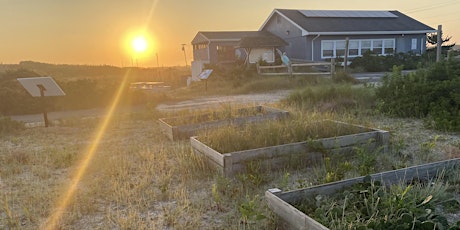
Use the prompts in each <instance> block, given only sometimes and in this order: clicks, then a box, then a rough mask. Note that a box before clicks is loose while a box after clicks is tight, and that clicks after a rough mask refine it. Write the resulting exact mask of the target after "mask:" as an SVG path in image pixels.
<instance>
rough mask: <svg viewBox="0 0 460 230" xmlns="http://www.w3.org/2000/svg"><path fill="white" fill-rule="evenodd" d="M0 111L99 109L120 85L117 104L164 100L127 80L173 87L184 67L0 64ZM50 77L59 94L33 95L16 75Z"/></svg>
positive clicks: (179, 84)
mask: <svg viewBox="0 0 460 230" xmlns="http://www.w3.org/2000/svg"><path fill="white" fill-rule="evenodd" d="M2 68H3V69H4V71H0V98H2V101H1V103H0V114H3V115H14V114H32V113H41V112H43V110H44V109H46V110H47V111H62V110H77V109H91V108H101V107H107V106H108V105H110V102H111V100H112V98H113V97H114V95H115V94H116V93H117V92H118V89H119V88H120V87H122V91H123V94H124V95H125V96H124V97H122V101H121V102H120V105H121V106H132V105H141V104H146V103H147V102H150V103H157V102H159V101H164V100H166V99H167V97H166V95H164V94H150V93H146V92H142V91H133V90H129V83H132V82H138V81H161V82H165V84H166V85H169V86H171V87H173V88H180V87H184V86H185V85H186V75H185V74H186V73H188V72H186V71H187V69H185V68H184V69H174V68H159V69H143V68H119V67H112V66H74V65H52V64H44V63H35V62H21V63H20V64H19V65H11V66H10V65H0V70H1V69H2ZM39 76H52V77H53V78H54V80H55V81H56V82H57V84H58V85H59V86H60V87H61V88H62V89H63V91H64V92H65V94H66V95H65V96H62V97H47V98H33V97H31V96H30V95H29V93H28V92H27V91H26V90H25V89H24V88H23V87H22V86H21V84H20V83H19V82H18V81H17V78H25V77H39Z"/></svg>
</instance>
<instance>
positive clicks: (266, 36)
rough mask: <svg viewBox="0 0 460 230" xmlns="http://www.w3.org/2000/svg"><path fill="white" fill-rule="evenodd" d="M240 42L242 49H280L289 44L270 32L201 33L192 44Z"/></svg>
mask: <svg viewBox="0 0 460 230" xmlns="http://www.w3.org/2000/svg"><path fill="white" fill-rule="evenodd" d="M211 41H212V42H226V41H227V42H228V41H232V42H238V46H239V47H241V48H254V47H279V46H286V45H287V43H286V42H285V41H284V40H283V39H281V38H280V37H278V36H275V35H273V34H272V33H270V32H268V31H200V32H198V33H197V35H196V36H195V38H194V39H193V40H192V44H199V43H208V42H211Z"/></svg>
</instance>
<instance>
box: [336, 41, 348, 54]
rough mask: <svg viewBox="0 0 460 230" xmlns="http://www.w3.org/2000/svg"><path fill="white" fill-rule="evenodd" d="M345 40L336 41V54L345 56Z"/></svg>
mask: <svg viewBox="0 0 460 230" xmlns="http://www.w3.org/2000/svg"><path fill="white" fill-rule="evenodd" d="M345 43H346V42H345V41H335V56H336V57H344V56H345Z"/></svg>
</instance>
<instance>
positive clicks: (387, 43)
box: [383, 39, 395, 54]
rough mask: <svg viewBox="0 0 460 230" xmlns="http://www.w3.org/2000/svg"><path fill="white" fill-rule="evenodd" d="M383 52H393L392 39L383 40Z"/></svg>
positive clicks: (393, 42) (393, 43)
mask: <svg viewBox="0 0 460 230" xmlns="http://www.w3.org/2000/svg"><path fill="white" fill-rule="evenodd" d="M383 52H384V54H394V52H395V40H393V39H387V40H383Z"/></svg>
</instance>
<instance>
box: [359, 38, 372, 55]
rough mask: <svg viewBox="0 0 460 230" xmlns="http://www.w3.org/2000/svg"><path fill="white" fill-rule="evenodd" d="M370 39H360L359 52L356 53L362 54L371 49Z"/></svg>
mask: <svg viewBox="0 0 460 230" xmlns="http://www.w3.org/2000/svg"><path fill="white" fill-rule="evenodd" d="M371 47H372V41H371V40H364V41H361V52H360V53H359V54H358V55H363V54H365V53H367V52H370V51H371Z"/></svg>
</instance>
